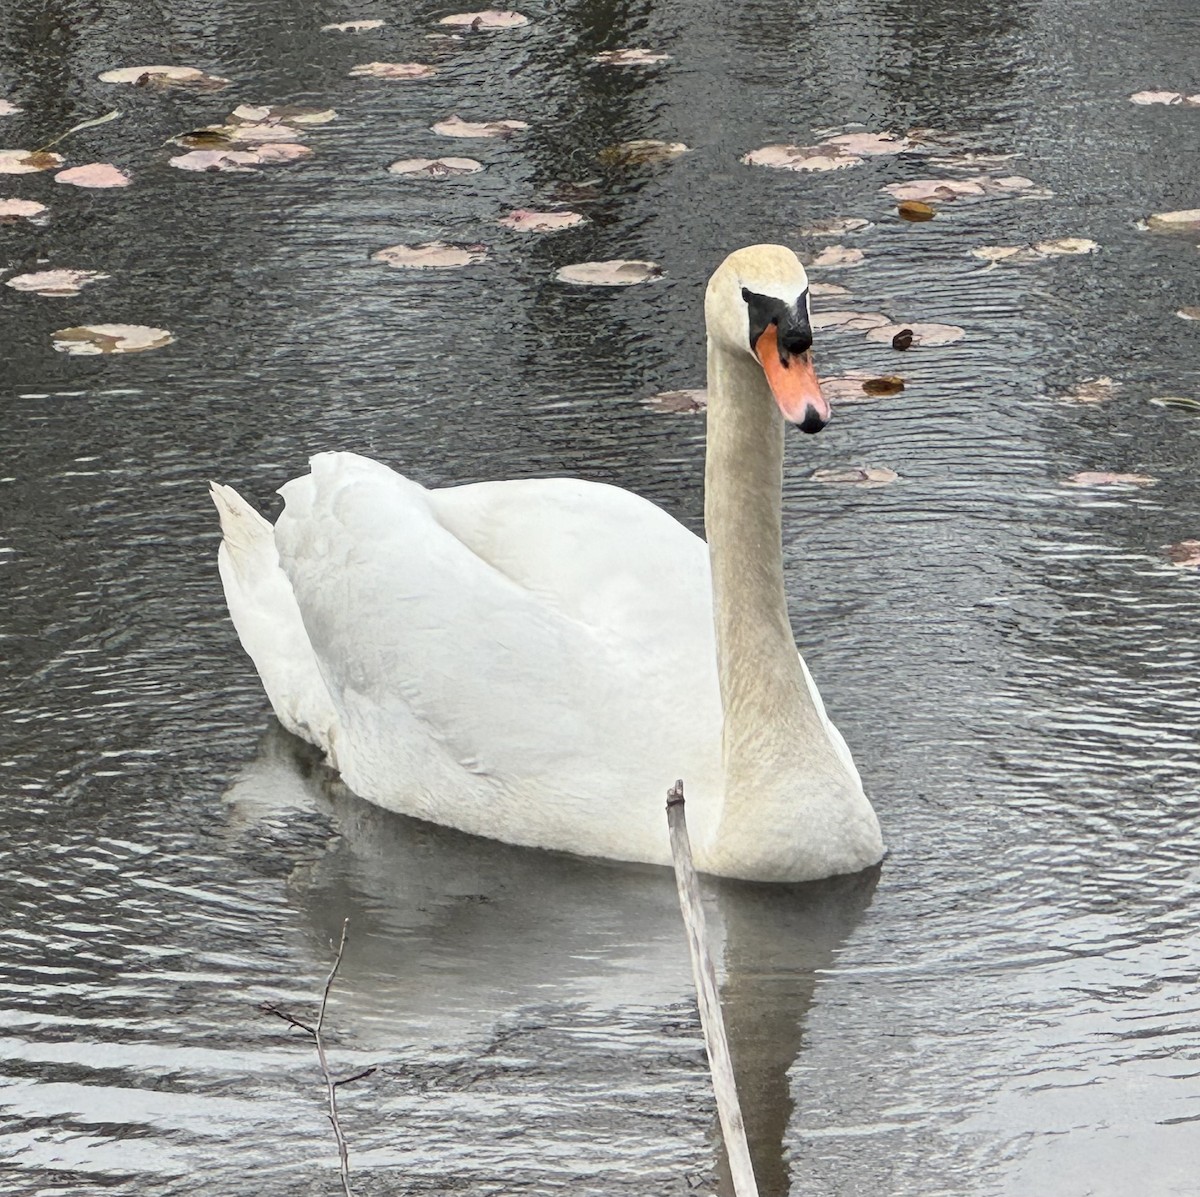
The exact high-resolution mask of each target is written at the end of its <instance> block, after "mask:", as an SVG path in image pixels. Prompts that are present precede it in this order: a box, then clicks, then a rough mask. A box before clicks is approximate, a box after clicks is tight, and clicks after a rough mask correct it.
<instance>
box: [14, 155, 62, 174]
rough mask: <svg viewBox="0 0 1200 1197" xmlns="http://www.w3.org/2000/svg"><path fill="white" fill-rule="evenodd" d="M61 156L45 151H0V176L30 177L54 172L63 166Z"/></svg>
mask: <svg viewBox="0 0 1200 1197" xmlns="http://www.w3.org/2000/svg"><path fill="white" fill-rule="evenodd" d="M63 161H64V159H63V156H62V155H61V154H51V153H48V152H47V151H46V150H0V175H32V174H36V173H37V172H38V171H39V170H55V169H57V168H58V167H60V166H61V165H62V164H63Z"/></svg>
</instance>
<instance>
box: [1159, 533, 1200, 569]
mask: <svg viewBox="0 0 1200 1197" xmlns="http://www.w3.org/2000/svg"><path fill="white" fill-rule="evenodd" d="M1163 552H1164V553H1166V555H1167V559H1168V560H1169V561H1170V562H1171V564H1172V565H1175V566H1178V567H1179V568H1180V569H1200V540H1181V541H1179V543H1178V544H1169V545H1165V546H1164V547H1163Z"/></svg>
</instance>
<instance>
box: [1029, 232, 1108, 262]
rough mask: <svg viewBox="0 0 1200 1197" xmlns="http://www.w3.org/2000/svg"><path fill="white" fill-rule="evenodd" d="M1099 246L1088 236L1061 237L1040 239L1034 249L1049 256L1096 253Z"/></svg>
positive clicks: (1035, 251)
mask: <svg viewBox="0 0 1200 1197" xmlns="http://www.w3.org/2000/svg"><path fill="white" fill-rule="evenodd" d="M1099 248H1100V246H1099V245H1097V244H1096V242H1095V241H1089V240H1088V239H1087V238H1086V237H1059V238H1058V239H1057V240H1056V241H1039V242H1038V243H1037V244H1036V245H1035V246H1034V247H1033V250H1034V253H1038V254H1041V255H1042V257H1047V258H1048V257H1053V256H1054V255H1056V254H1094V253H1095V252H1096V250H1098V249H1099Z"/></svg>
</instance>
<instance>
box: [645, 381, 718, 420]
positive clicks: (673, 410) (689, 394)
mask: <svg viewBox="0 0 1200 1197" xmlns="http://www.w3.org/2000/svg"><path fill="white" fill-rule="evenodd" d="M641 402H642V406H643V407H648V408H650V409H651V410H652V411H665V412H668V413H670V414H671V415H679V416H683V415H692V414H694V413H695V412H700V411H704V410H705V409H706V408H707V407H708V391H706V390H705V389H704V388H703V387H699V388H695V389H693V390H685V391H660V392H659V393H658V394H657V395H651V396H649V398H647V399H643V400H642V401H641Z"/></svg>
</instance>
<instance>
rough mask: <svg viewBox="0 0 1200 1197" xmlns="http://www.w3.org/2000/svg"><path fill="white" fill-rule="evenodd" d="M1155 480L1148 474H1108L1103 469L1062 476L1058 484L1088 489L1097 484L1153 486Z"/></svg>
mask: <svg viewBox="0 0 1200 1197" xmlns="http://www.w3.org/2000/svg"><path fill="white" fill-rule="evenodd" d="M1157 481H1158V479H1157V478H1154V477H1152V476H1151V475H1149V474H1110V473H1108V472H1107V471H1104V470H1083V471H1081V472H1080V473H1078V474H1072V475H1071V476H1070V478H1064V479H1063V481H1062V482H1060V483H1059V485H1060V486H1075V487H1083V488H1087V489H1090V488H1091V487H1097V486H1153V485H1154V484H1155V483H1156V482H1157Z"/></svg>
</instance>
